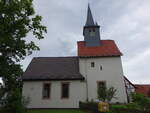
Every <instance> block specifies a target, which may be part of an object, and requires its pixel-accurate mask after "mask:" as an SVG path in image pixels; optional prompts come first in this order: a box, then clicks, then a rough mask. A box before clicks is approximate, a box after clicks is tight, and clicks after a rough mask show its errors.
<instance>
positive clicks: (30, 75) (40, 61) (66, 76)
mask: <svg viewBox="0 0 150 113" xmlns="http://www.w3.org/2000/svg"><path fill="white" fill-rule="evenodd" d="M83 79H84V77H83V76H82V75H81V74H80V72H79V58H78V57H36V58H33V59H32V61H31V63H30V64H29V66H28V68H27V69H26V71H25V72H24V74H23V80H24V81H28V80H83Z"/></svg>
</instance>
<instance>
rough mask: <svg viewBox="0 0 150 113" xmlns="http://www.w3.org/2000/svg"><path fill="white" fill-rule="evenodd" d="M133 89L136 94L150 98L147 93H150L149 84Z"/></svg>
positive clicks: (138, 85)
mask: <svg viewBox="0 0 150 113" xmlns="http://www.w3.org/2000/svg"><path fill="white" fill-rule="evenodd" d="M135 87H136V88H135V91H136V92H137V93H142V94H144V95H145V96H150V94H148V93H150V92H149V91H150V84H147V85H142V84H136V85H135Z"/></svg>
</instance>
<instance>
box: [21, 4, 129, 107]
mask: <svg viewBox="0 0 150 113" xmlns="http://www.w3.org/2000/svg"><path fill="white" fill-rule="evenodd" d="M99 29H100V26H99V25H98V23H97V22H95V21H94V19H93V16H92V13H91V9H90V7H89V6H88V10H87V20H86V24H85V26H84V27H83V36H84V40H83V41H78V42H77V56H71V57H70V56H69V57H35V58H33V59H32V61H31V62H30V64H29V66H28V67H27V69H26V71H25V72H24V74H23V78H22V79H23V91H22V93H23V96H25V97H29V99H30V103H29V105H28V108H79V102H80V101H82V102H86V101H97V100H98V99H97V88H98V87H101V86H105V87H107V88H109V87H114V88H115V89H117V92H116V97H117V98H115V99H112V101H111V102H112V103H116V102H119V103H127V93H126V88H125V83H124V76H123V75H124V74H123V68H122V61H121V56H122V53H121V52H120V50H119V49H118V47H117V45H116V44H115V41H114V40H102V39H101V36H100V30H99Z"/></svg>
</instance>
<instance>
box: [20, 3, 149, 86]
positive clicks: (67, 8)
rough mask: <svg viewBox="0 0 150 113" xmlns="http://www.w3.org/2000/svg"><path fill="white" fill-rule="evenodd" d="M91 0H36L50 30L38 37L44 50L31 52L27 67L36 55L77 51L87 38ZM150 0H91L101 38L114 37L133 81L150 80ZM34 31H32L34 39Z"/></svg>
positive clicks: (127, 72) (56, 54) (59, 54)
mask: <svg viewBox="0 0 150 113" xmlns="http://www.w3.org/2000/svg"><path fill="white" fill-rule="evenodd" d="M87 4H88V1H87V0H59V2H58V1H56V0H44V1H41V0H35V1H34V7H35V9H36V12H37V13H38V14H39V15H41V16H42V17H43V22H42V23H43V24H44V25H46V26H47V28H48V33H47V34H45V39H43V40H41V41H37V40H35V42H36V43H37V44H38V45H39V47H40V48H41V50H40V51H39V52H34V53H33V55H31V56H28V57H27V58H26V59H25V60H24V61H22V64H23V66H24V69H25V68H26V67H27V65H28V64H29V62H30V61H31V59H32V58H33V57H38V56H39V57H40V56H43V57H44V56H70V55H73V56H74V55H76V54H77V46H76V41H79V40H83V36H82V30H83V26H84V24H85V20H86V13H87V12H86V11H87ZM149 4H150V1H149V0H145V1H141V0H136V1H135V0H133V1H131V0H120V1H119V0H112V1H111V0H91V1H90V5H91V9H92V13H93V16H94V19H95V20H97V21H98V23H99V24H100V25H101V38H102V39H113V40H115V41H116V43H117V45H118V47H119V48H120V50H121V51H122V52H123V53H124V56H123V57H122V60H123V67H124V73H125V75H126V76H127V77H128V78H129V79H130V80H131V81H132V82H133V83H150V75H148V70H149V63H148V62H149V57H150V54H149V53H148V51H149V50H150V44H149V43H150V32H149V31H150V21H149V20H150V15H149V14H150V8H149ZM30 37H32V35H30V34H29V36H28V39H29V40H30Z"/></svg>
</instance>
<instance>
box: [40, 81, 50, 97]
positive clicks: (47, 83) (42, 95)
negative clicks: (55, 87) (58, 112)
mask: <svg viewBox="0 0 150 113" xmlns="http://www.w3.org/2000/svg"><path fill="white" fill-rule="evenodd" d="M47 84H48V85H49V95H48V97H44V87H45V85H47ZM42 98H43V99H50V98H51V83H43V87H42Z"/></svg>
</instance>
